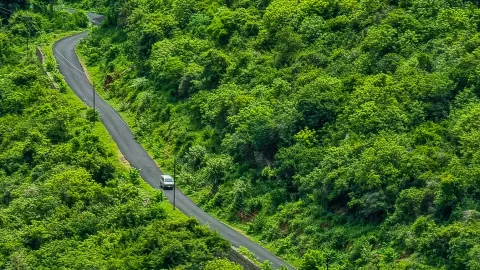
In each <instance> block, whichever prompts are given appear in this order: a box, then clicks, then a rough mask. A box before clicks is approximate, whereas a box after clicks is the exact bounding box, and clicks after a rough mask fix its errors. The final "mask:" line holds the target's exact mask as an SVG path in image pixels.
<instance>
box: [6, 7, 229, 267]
mask: <svg viewBox="0 0 480 270" xmlns="http://www.w3.org/2000/svg"><path fill="white" fill-rule="evenodd" d="M23 14H27V12H19V13H18V14H14V15H13V16H12V17H11V19H10V24H9V25H8V26H6V27H4V28H1V29H0V33H1V35H0V43H1V44H9V45H10V46H11V47H10V48H7V49H8V50H3V47H2V48H1V51H0V52H1V53H0V60H1V61H2V62H1V65H0V269H62V268H63V269H173V268H178V269H203V268H204V267H206V266H207V264H214V263H215V262H216V261H214V260H215V259H216V257H217V256H219V255H222V254H224V253H225V252H226V251H227V250H228V248H229V244H228V242H227V241H226V240H224V239H223V238H221V236H220V235H218V234H217V233H214V232H211V231H210V230H209V229H208V228H207V227H205V226H201V225H200V224H199V223H198V221H196V220H195V219H193V218H187V217H186V216H184V215H182V214H180V213H179V212H177V211H172V210H171V205H170V204H168V203H166V202H163V199H162V198H163V194H162V193H161V192H160V191H158V190H153V189H145V188H142V187H141V185H140V181H141V178H140V174H139V172H138V171H137V170H135V169H131V170H127V169H125V168H124V167H123V166H122V165H120V163H119V160H118V154H117V152H116V151H117V149H116V147H113V149H112V148H109V147H108V146H107V144H106V142H105V138H108V135H107V134H106V131H104V130H103V127H102V126H100V124H99V123H98V120H99V119H98V113H97V112H94V111H93V110H92V109H86V108H85V107H84V106H83V104H82V103H81V102H80V101H78V100H72V99H73V98H74V96H73V94H72V93H68V94H65V93H61V92H59V91H57V90H55V89H53V88H52V87H51V82H50V81H49V80H48V79H47V77H46V76H45V75H44V74H43V71H42V69H41V68H40V65H39V64H38V63H37V62H35V61H34V60H33V59H30V58H26V57H25V52H24V51H23V49H24V48H25V47H24V46H23V44H22V42H21V39H20V40H19V39H18V37H19V36H21V35H23V32H21V31H20V29H23V28H21V27H19V25H20V24H21V23H22V22H21V20H20V19H19V18H20V17H21V16H23ZM29 14H30V13H29ZM30 15H34V16H35V18H34V20H35V21H38V22H40V23H39V24H38V27H39V28H38V29H36V28H35V30H34V32H32V33H31V34H32V39H33V36H34V35H36V34H38V33H40V32H42V31H49V30H48V29H45V28H44V27H45V25H43V22H45V21H47V19H46V18H45V17H44V16H42V15H39V14H35V13H31V14H30ZM84 15H85V14H83V15H81V16H79V15H74V16H75V17H76V18H78V19H79V20H78V21H75V22H73V23H74V24H75V25H76V26H75V27H78V26H81V25H80V24H81V23H80V22H81V21H83V16H84ZM63 16H65V18H63V19H68V18H69V17H68V14H66V13H65V14H63ZM54 19H55V16H54ZM69 23H70V22H69ZM17 26H18V27H17ZM8 37H11V38H8ZM45 47H46V46H45ZM50 61H51V60H50ZM4 63H5V64H4ZM49 69H52V67H51V65H50V67H49ZM50 71H53V70H50ZM69 91H70V90H69ZM95 122H97V123H95ZM103 136H105V138H103ZM110 146H111V145H110ZM220 262H222V261H221V260H220ZM224 264H225V263H224ZM226 265H228V264H226Z"/></svg>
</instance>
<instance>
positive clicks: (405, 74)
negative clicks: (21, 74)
mask: <svg viewBox="0 0 480 270" xmlns="http://www.w3.org/2000/svg"><path fill="white" fill-rule="evenodd" d="M93 2H94V1H84V2H83V3H80V4H78V3H77V5H79V6H83V7H85V8H87V7H89V6H91V5H92V3H93ZM99 3H100V4H99ZM102 4H103V6H102ZM95 6H96V7H97V8H99V9H101V10H103V11H104V12H106V14H107V16H108V18H107V20H106V22H105V24H104V25H103V26H102V27H100V28H97V29H94V30H93V31H92V34H91V35H90V37H89V38H88V39H87V40H86V41H85V42H84V43H83V44H82V45H81V48H80V50H79V51H80V52H81V53H82V55H83V56H84V58H85V61H86V64H87V65H88V66H89V68H90V70H91V72H93V73H94V76H95V78H96V79H97V83H98V84H99V85H100V84H101V85H103V86H104V87H103V94H104V96H105V97H107V98H109V99H110V101H111V102H112V103H113V104H115V106H116V107H117V108H118V109H120V110H121V111H123V112H124V114H125V115H128V117H129V119H130V123H131V124H132V125H133V127H134V129H135V132H136V134H137V135H138V137H139V138H140V140H141V141H142V143H143V144H144V145H145V146H146V147H147V148H149V149H150V151H151V153H152V154H153V155H154V156H155V157H156V158H157V160H158V162H159V164H160V165H161V167H162V168H166V169H167V170H168V169H171V166H172V165H171V164H172V162H173V157H174V156H176V157H177V158H178V159H179V160H180V162H181V164H182V165H181V167H182V168H181V175H180V176H179V179H178V181H179V182H180V185H181V187H182V189H183V190H184V191H185V192H186V193H188V194H190V195H191V196H192V197H193V198H195V200H196V201H197V202H198V203H199V204H200V205H201V206H202V207H203V208H204V209H206V210H208V211H210V212H211V213H213V214H215V215H217V216H219V217H221V218H222V219H224V220H226V221H227V222H230V223H233V224H236V226H238V227H240V228H242V229H244V230H245V231H246V232H247V233H248V234H250V235H251V236H253V237H254V238H256V239H257V240H259V241H260V242H261V243H263V244H264V245H266V246H267V247H269V248H270V249H272V250H273V251H274V252H275V253H276V254H278V255H280V256H283V257H285V258H287V259H288V260H289V261H291V262H293V263H294V264H296V265H297V266H300V268H301V269H324V268H328V269H359V268H362V269H387V268H388V269H480V212H479V211H480V209H479V207H480V169H479V168H480V151H479V146H480V130H479V128H480V101H479V95H480V90H479V89H480V65H479V64H480V49H479V48H478V46H479V45H480V35H479V33H478V30H479V27H480V24H479V23H480V9H479V8H478V1H466V0H465V1H464V0H435V1H432V0H398V1H397V0H299V1H293V0H273V1H268V0H255V1H254V0H250V1H249V0H225V1H195V0H172V1H170V0H148V1H147V0H122V1H103V2H102V1H99V2H95Z"/></svg>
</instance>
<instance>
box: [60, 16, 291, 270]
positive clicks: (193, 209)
mask: <svg viewBox="0 0 480 270" xmlns="http://www.w3.org/2000/svg"><path fill="white" fill-rule="evenodd" d="M89 16H90V14H89ZM86 35H87V32H83V33H80V34H77V35H73V36H70V37H67V38H65V39H62V40H60V41H58V42H56V43H55V44H54V46H53V48H54V49H53V52H54V55H55V58H56V60H57V64H58V67H59V70H60V72H61V73H62V75H63V76H64V77H65V81H66V82H67V84H68V85H69V86H70V88H71V89H72V90H73V91H74V92H75V94H76V95H77V96H78V97H79V98H80V99H81V100H82V101H83V102H85V103H86V104H87V105H88V106H90V107H92V106H93V97H94V95H95V100H96V108H97V110H98V111H99V113H100V116H101V120H102V123H103V124H104V125H105V127H106V128H107V130H108V132H109V133H110V136H112V138H113V140H114V141H115V143H116V144H117V146H118V148H119V149H120V151H121V152H122V154H123V155H124V156H125V158H126V159H127V160H128V161H129V162H130V164H131V165H132V166H133V167H135V168H137V169H139V170H140V174H141V176H142V178H143V179H144V180H145V181H146V182H147V183H148V184H150V186H152V187H153V188H156V189H158V188H159V182H158V179H159V178H160V175H162V172H161V170H160V169H159V168H158V167H157V165H156V164H155V162H154V161H153V159H152V158H151V157H150V156H149V155H148V153H147V152H146V151H145V149H144V148H143V147H142V146H141V145H140V144H139V143H138V142H137V141H136V140H135V137H134V135H133V133H132V131H131V130H130V128H129V127H128V125H127V124H126V123H125V121H124V120H123V119H122V118H121V117H120V115H119V114H118V113H117V112H116V111H115V110H114V109H113V108H112V107H111V106H110V105H109V104H108V103H106V102H105V101H104V100H103V99H102V98H101V97H100V96H99V95H98V94H97V93H95V92H94V91H93V88H92V85H91V84H90V83H89V82H88V80H87V79H86V75H85V73H84V71H83V68H82V65H81V64H80V62H79V60H78V57H77V55H76V53H75V47H76V45H77V44H78V42H79V41H80V40H81V39H82V38H84V37H85V36H86ZM164 193H165V195H166V197H167V198H168V199H169V200H170V201H173V191H169V190H166V191H165V192H164ZM176 205H177V207H178V209H180V210H181V211H182V212H183V213H185V214H186V215H188V216H193V217H196V218H197V219H198V221H199V222H200V223H201V224H208V226H209V227H210V228H211V229H212V230H215V231H217V232H218V233H220V234H221V235H222V236H223V237H224V238H226V239H227V240H228V241H230V243H231V244H232V245H233V246H235V247H240V246H243V247H246V248H248V249H249V250H250V251H251V252H253V254H255V255H256V256H257V258H258V259H259V260H260V261H264V260H269V261H270V262H272V264H273V266H274V267H275V268H279V267H280V266H281V265H284V266H286V267H288V268H289V269H294V268H293V267H292V266H290V265H288V264H287V263H286V262H285V261H283V260H282V259H280V258H278V257H277V256H275V255H274V254H272V253H271V252H270V251H268V250H266V249H265V248H263V247H261V246H260V245H258V244H256V243H255V242H253V241H251V240H250V239H248V238H247V237H245V236H244V235H242V234H240V233H238V232H237V231H235V230H233V229H232V228H230V227H229V226H227V225H225V224H223V223H221V222H220V221H218V220H217V219H215V218H213V217H212V216H210V215H209V214H207V213H206V212H205V211H203V210H202V209H201V208H200V207H198V206H197V205H195V204H194V203H193V202H192V201H191V200H190V199H189V198H188V197H187V196H186V195H185V194H183V192H182V191H181V190H179V189H176Z"/></svg>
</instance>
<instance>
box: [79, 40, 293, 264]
mask: <svg viewBox="0 0 480 270" xmlns="http://www.w3.org/2000/svg"><path fill="white" fill-rule="evenodd" d="M75 51H76V53H77V56H78V58H79V61H80V63H81V65H82V67H83V70H84V71H85V72H86V73H87V78H88V79H89V80H90V82H91V83H92V85H94V86H95V91H97V94H98V95H100V96H101V97H102V99H103V100H105V101H106V102H107V103H108V104H109V105H110V106H112V108H114V109H115V110H116V111H117V112H118V113H119V114H120V116H121V117H122V118H123V119H124V120H125V122H126V123H127V124H128V126H129V127H130V128H131V129H132V127H134V126H135V119H134V116H133V115H132V114H131V113H130V112H129V111H126V110H123V109H122V104H121V103H120V102H119V101H118V100H116V99H115V98H111V97H110V95H109V94H108V92H107V91H105V89H104V87H103V83H104V82H103V79H102V75H101V72H100V70H99V67H98V66H89V65H87V64H86V61H85V56H84V55H83V54H82V51H81V50H77V49H76V50H75ZM132 131H133V132H134V133H135V129H132ZM139 143H140V144H141V145H142V146H143V147H144V148H145V150H146V151H147V152H148V154H149V155H150V156H151V157H153V160H154V161H155V163H156V164H157V166H159V167H160V168H162V171H163V172H165V173H167V174H172V173H173V166H168V165H167V166H162V165H166V164H173V158H171V156H172V155H168V157H169V158H167V160H160V159H159V158H155V155H154V154H153V152H152V150H151V149H149V147H146V146H145V143H142V142H141V141H139ZM142 182H143V183H145V182H144V181H142ZM145 184H146V183H145ZM146 185H147V186H148V184H146ZM180 188H181V186H180ZM197 195H198V194H197ZM188 196H189V198H190V199H192V201H193V202H194V203H195V204H197V205H200V204H199V202H200V201H199V199H200V198H199V197H198V196H196V195H195V194H189V195H188ZM177 211H178V210H177ZM208 213H209V214H210V215H212V216H213V217H215V218H216V219H217V220H219V221H220V222H222V223H224V224H225V225H227V226H229V227H230V228H232V229H234V230H235V231H237V232H239V233H241V234H242V235H244V236H245V237H247V238H248V239H250V240H251V241H253V242H255V243H257V244H259V245H261V246H262V247H264V248H266V249H267V250H269V251H270V252H272V253H273V254H276V252H275V247H274V246H273V245H272V244H270V243H266V242H263V241H261V240H260V239H259V238H258V237H255V236H254V235H251V234H248V233H246V230H247V226H245V225H244V224H240V223H235V222H229V221H228V220H226V219H225V218H223V217H221V216H220V215H218V214H217V213H215V212H212V211H208ZM244 255H245V254H244ZM281 258H282V259H283V260H285V261H286V262H287V263H289V264H290V265H292V266H294V267H298V266H299V262H298V261H297V259H295V258H291V257H281Z"/></svg>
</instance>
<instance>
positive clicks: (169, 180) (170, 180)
mask: <svg viewBox="0 0 480 270" xmlns="http://www.w3.org/2000/svg"><path fill="white" fill-rule="evenodd" d="M165 183H173V179H172V178H166V179H165Z"/></svg>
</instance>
